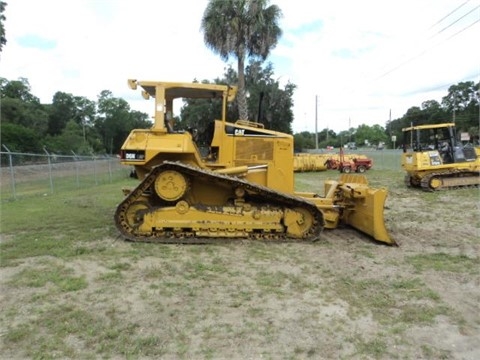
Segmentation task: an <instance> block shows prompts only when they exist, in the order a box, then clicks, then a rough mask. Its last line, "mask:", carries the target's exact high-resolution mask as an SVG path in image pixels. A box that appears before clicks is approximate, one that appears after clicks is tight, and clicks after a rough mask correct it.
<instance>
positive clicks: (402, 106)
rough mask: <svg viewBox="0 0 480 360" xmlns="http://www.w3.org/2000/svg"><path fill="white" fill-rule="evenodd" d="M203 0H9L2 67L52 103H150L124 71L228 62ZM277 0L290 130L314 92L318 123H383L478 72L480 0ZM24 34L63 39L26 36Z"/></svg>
mask: <svg viewBox="0 0 480 360" xmlns="http://www.w3.org/2000/svg"><path fill="white" fill-rule="evenodd" d="M207 2H208V1H207V0H176V1H169V2H167V1H154V0H135V1H133V0H100V1H93V0H92V1H85V0H70V1H57V0H44V1H41V2H39V1H36V0H15V1H10V2H7V3H8V5H7V8H6V12H5V16H6V18H7V20H6V22H5V28H6V35H7V41H8V42H7V45H6V46H5V47H4V49H3V52H2V54H1V57H2V58H1V76H2V77H5V78H7V79H9V80H14V79H17V78H18V77H24V78H27V79H28V80H29V82H30V84H31V86H32V93H33V94H34V95H36V96H38V97H40V99H41V101H42V102H46V103H48V102H51V99H52V97H53V94H54V93H55V92H56V91H64V92H69V93H72V94H74V95H80V96H86V97H88V98H90V99H93V100H95V99H96V96H97V95H98V94H99V93H100V92H101V91H102V90H111V91H112V92H113V94H114V95H115V96H119V97H122V98H124V99H126V100H127V101H129V103H130V105H131V106H132V108H134V109H137V110H141V111H145V112H148V113H151V112H152V110H153V109H152V106H153V105H152V104H151V103H149V102H146V101H144V100H142V99H141V97H140V94H139V92H136V93H134V92H132V91H131V90H129V89H128V87H127V85H126V84H127V79H128V78H137V79H142V80H166V81H192V80H193V79H194V78H197V79H198V80H202V79H210V80H212V79H214V78H216V77H220V76H222V74H223V72H224V68H225V66H226V64H225V63H223V62H222V61H221V60H220V58H219V57H218V55H216V54H214V53H213V52H212V51H211V50H209V49H208V48H206V47H205V45H204V42H203V35H202V33H201V32H200V20H201V17H202V14H203V11H204V9H205V7H206V4H207ZM270 3H275V4H277V5H278V6H279V7H280V8H281V9H282V12H283V14H284V17H283V19H282V22H281V26H282V29H283V31H284V34H283V37H282V39H281V41H280V43H279V44H278V46H277V47H276V48H275V49H274V51H273V52H272V56H271V57H270V59H269V61H272V63H273V66H274V70H275V74H276V75H277V76H278V77H280V78H281V80H282V81H285V82H286V81H288V80H289V81H291V82H292V83H294V84H296V85H297V90H296V92H295V97H294V101H295V108H294V115H295V120H294V124H293V127H294V131H304V130H308V131H313V130H314V128H315V127H314V126H315V98H316V96H318V104H317V111H318V123H319V124H318V128H319V130H321V129H323V128H325V127H329V128H331V129H333V130H335V131H340V130H346V129H347V127H348V125H349V123H350V124H351V125H352V126H354V127H356V126H358V125H360V124H362V123H365V124H369V125H372V124H375V123H378V124H380V125H382V126H384V125H385V122H386V120H388V116H389V112H390V110H391V111H392V117H393V118H397V117H400V116H402V115H403V114H404V113H405V112H406V110H407V109H408V108H410V107H411V106H419V105H421V103H422V102H423V101H425V100H432V99H433V100H437V101H441V98H442V97H443V96H445V95H446V94H447V89H448V86H450V85H452V84H456V83H458V82H459V81H464V80H473V81H478V79H479V76H480V68H479V63H480V62H479V60H480V56H479V55H480V50H479V47H478V46H477V45H474V44H476V43H477V42H478V35H479V28H480V23H478V22H477V23H475V21H478V20H479V19H480V10H479V8H478V6H479V0H476V1H473V0H470V1H468V2H467V3H466V4H465V5H463V6H461V5H462V4H464V3H465V0H423V1H416V0H404V1H380V0H377V1H375V0H365V1H355V0H349V1H347V0H344V1H335V2H334V1H328V2H326V1H325V2H313V1H311V0H296V1H291V0H276V1H275V0H271V1H270ZM460 6H461V7H460ZM458 7H460V8H459V9H458V10H457V11H455V12H453V13H452V14H451V15H450V16H448V17H446V18H445V19H444V20H443V21H441V22H440V23H438V24H436V23H437V22H438V21H439V20H441V19H442V18H444V17H445V16H446V15H448V14H449V13H450V12H452V11H453V10H454V9H456V8H458ZM472 9H473V11H472V13H470V14H467V13H468V11H470V10H472ZM465 14H467V15H465ZM463 15H465V17H464V18H462V19H460V18H461V17H462V16H463ZM457 19H459V20H458V21H457V22H455V21H456V20H457ZM470 24H473V25H472V26H471V27H470V28H466V27H467V26H468V25H470ZM28 35H35V36H36V37H39V38H43V39H46V40H49V41H54V42H55V44H56V47H55V48H54V49H43V50H42V49H39V48H28V47H23V46H21V45H20V40H21V39H22V37H25V36H28ZM429 89H432V90H429ZM349 119H350V122H349Z"/></svg>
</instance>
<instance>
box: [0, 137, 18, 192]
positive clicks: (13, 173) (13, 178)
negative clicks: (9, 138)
mask: <svg viewBox="0 0 480 360" xmlns="http://www.w3.org/2000/svg"><path fill="white" fill-rule="evenodd" d="M2 146H3V147H4V148H5V150H7V152H8V166H9V168H10V178H11V181H12V191H13V198H14V199H15V200H17V191H16V188H15V172H14V171H13V159H12V152H11V151H10V150H9V149H8V148H7V146H6V145H5V144H2Z"/></svg>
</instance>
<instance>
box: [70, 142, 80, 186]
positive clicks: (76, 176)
mask: <svg viewBox="0 0 480 360" xmlns="http://www.w3.org/2000/svg"><path fill="white" fill-rule="evenodd" d="M71 151H72V154H73V156H74V157H73V162H74V163H75V178H76V180H77V188H79V187H80V181H79V178H78V163H77V154H75V153H74V152H73V150H71Z"/></svg>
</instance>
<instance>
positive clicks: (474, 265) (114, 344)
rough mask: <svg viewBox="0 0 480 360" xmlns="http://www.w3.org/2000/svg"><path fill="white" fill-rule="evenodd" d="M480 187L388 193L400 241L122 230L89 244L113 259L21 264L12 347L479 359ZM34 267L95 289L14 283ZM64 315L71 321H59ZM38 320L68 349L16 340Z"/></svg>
mask: <svg viewBox="0 0 480 360" xmlns="http://www.w3.org/2000/svg"><path fill="white" fill-rule="evenodd" d="M476 195H478V192H477V191H476V190H473V191H472V190H471V189H470V190H457V191H456V192H452V193H447V192H446V193H442V194H433V195H432V194H428V193H422V192H418V191H411V190H407V189H405V190H402V189H399V190H398V189H397V190H395V191H391V192H390V193H389V197H388V199H387V204H386V210H385V219H386V225H387V228H388V230H389V231H390V233H391V236H392V237H393V238H394V239H395V240H396V241H397V242H398V243H399V245H400V246H399V247H390V246H386V245H382V244H378V243H375V242H373V241H372V240H370V239H369V238H368V237H367V236H365V235H362V234H360V233H358V232H357V231H355V230H353V229H350V228H339V229H336V230H331V231H330V230H329V231H324V232H323V234H322V239H321V240H320V241H319V242H316V243H286V244H273V243H256V242H251V241H239V242H237V243H234V244H225V245H209V246H198V245H194V246H183V245H154V244H140V245H138V244H132V243H129V242H124V241H122V240H118V239H115V238H113V237H112V238H109V239H101V240H98V242H92V243H91V244H90V247H92V248H95V246H99V247H100V246H103V247H105V246H106V247H107V250H106V251H104V252H103V253H107V255H104V256H100V255H89V256H79V257H78V258H75V259H73V260H71V261H64V260H59V259H57V258H52V257H36V258H30V259H28V260H25V261H21V262H19V263H17V264H16V266H10V267H4V268H2V269H1V273H2V277H1V287H2V293H1V295H0V305H1V308H2V323H3V327H4V328H3V330H2V337H1V340H2V344H3V350H2V353H3V355H2V356H4V357H5V358H12V359H20V358H26V357H27V358H28V357H31V356H32V354H37V355H38V354H40V353H41V354H43V355H45V354H48V355H49V356H50V357H56V356H58V357H62V358H76V357H82V356H85V357H87V358H96V357H106V358H124V357H127V358H128V357H133V358H169V359H170V358H213V359H226V358H232V359H260V358H272V359H293V358H316V359H331V358H379V359H391V358H431V359H437V358H444V359H467V360H468V359H471V360H474V359H478V358H480V343H479V341H478V339H479V338H480V312H479V311H478V309H479V307H478V304H480V270H479V269H480V267H479V265H480V264H479V257H478V256H479V254H480V240H479V238H480V236H479V203H478V197H476ZM4 241H11V239H10V238H9V237H7V238H6V239H5V238H2V242H4ZM109 253H111V254H110V255H109ZM32 268H33V269H39V270H44V271H47V270H48V269H51V268H59V269H64V271H65V273H66V274H69V275H68V276H70V278H72V279H77V278H81V279H84V281H85V284H86V285H85V286H84V287H80V288H79V289H78V290H76V291H59V290H58V289H57V288H58V286H57V285H55V283H48V284H46V285H45V286H43V287H38V288H35V287H32V286H18V284H17V285H14V280H15V279H16V277H17V276H18V274H21V273H22V271H25V270H28V269H32ZM12 313H14V314H15V315H11V314H12ZM54 316H56V317H58V318H60V319H62V321H63V325H61V323H62V321H58V324H56V325H52V326H50V325H49V324H48V320H49V319H50V318H52V317H54ZM62 316H63V317H62ZM82 318H83V319H82ZM40 322H45V323H42V324H41V325H39V323H40ZM28 324H32V326H35V328H36V329H39V330H40V334H31V335H25V336H27V337H28V336H32V337H33V338H34V339H37V340H39V341H43V343H44V344H45V343H48V341H45V338H48V337H49V336H52V337H54V338H56V339H57V340H59V341H60V342H62V345H61V347H56V346H53V345H52V348H51V349H49V348H48V347H47V349H46V350H45V349H44V350H43V352H42V349H37V348H36V347H35V345H34V344H28V346H26V347H22V346H15V344H24V343H22V340H21V336H20V335H18V336H19V337H20V339H17V340H15V339H13V340H12V336H13V335H12V334H14V333H15V331H17V333H18V332H19V330H20V329H22V326H27V325H28ZM25 331H26V332H27V334H28V331H27V330H25ZM62 334H63V335H62Z"/></svg>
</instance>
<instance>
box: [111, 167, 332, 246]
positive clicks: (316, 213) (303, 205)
mask: <svg viewBox="0 0 480 360" xmlns="http://www.w3.org/2000/svg"><path fill="white" fill-rule="evenodd" d="M167 170H171V171H178V172H180V173H181V174H186V175H187V176H189V177H192V178H193V177H195V178H197V179H198V178H199V177H203V179H204V180H206V181H209V182H211V183H212V186H215V184H217V185H218V184H223V185H227V186H230V187H231V188H232V189H233V188H237V187H242V188H243V189H245V191H247V192H248V193H251V194H255V195H256V196H257V197H258V198H261V199H262V207H271V208H273V209H274V211H280V210H282V209H303V211H308V212H309V213H310V215H311V217H312V219H313V221H312V226H311V227H310V228H309V229H308V230H307V231H305V233H304V234H303V236H302V237H301V238H300V239H299V238H293V237H290V236H289V235H288V234H287V233H286V232H278V231H265V230H264V229H260V228H258V229H255V231H249V232H248V234H247V235H242V234H245V229H244V228H238V229H235V228H232V229H229V231H230V232H232V233H235V232H237V233H238V234H239V236H237V237H232V236H225V237H222V236H214V237H208V236H204V235H202V236H197V233H198V231H199V230H200V231H203V232H204V233H205V232H208V231H209V229H211V228H212V227H213V228H214V227H215V223H214V221H210V220H209V221H202V222H195V223H194V224H192V226H191V227H186V228H182V229H178V228H176V229H170V228H164V229H152V230H151V232H149V233H148V234H145V233H141V232H139V231H138V230H137V229H138V226H135V225H132V224H131V223H130V222H129V221H128V211H129V209H131V208H132V207H133V206H136V207H137V208H138V209H139V211H138V213H140V214H143V215H145V214H148V213H149V212H154V211H155V210H156V209H158V208H159V207H158V206H157V205H155V204H151V203H149V202H148V201H145V200H144V199H145V197H147V198H148V196H145V195H149V194H151V193H152V186H153V184H154V182H155V179H156V178H157V176H158V175H159V174H160V173H161V172H163V171H167ZM180 202H181V201H179V203H180ZM184 203H185V204H181V205H180V207H181V206H182V205H183V206H186V207H188V206H191V205H195V206H197V208H198V209H203V210H204V211H205V217H206V220H208V214H209V212H208V210H207V208H208V207H207V206H202V204H186V202H184ZM179 211H180V212H181V211H184V210H183V209H182V208H180V210H179ZM217 211H221V209H217ZM282 211H283V210H282ZM114 220H115V225H116V226H117V228H118V230H119V231H120V233H121V234H122V235H123V236H124V237H125V239H127V240H130V241H135V242H156V243H177V244H206V243H222V242H227V241H228V242H231V241H232V240H237V239H238V240H245V239H250V240H261V241H275V242H282V241H283V242H291V241H299V240H304V241H315V240H318V238H319V236H320V233H321V232H322V230H323V214H322V212H321V211H320V210H319V209H318V208H317V207H316V206H315V204H313V203H311V202H309V201H308V200H305V199H303V198H301V197H297V196H293V195H289V194H285V193H280V192H277V191H275V190H272V189H270V188H267V187H264V186H261V185H258V184H254V183H251V182H248V181H245V180H243V179H241V178H238V177H232V176H228V175H223V174H219V173H215V172H212V171H210V170H204V169H200V168H197V167H194V166H190V165H186V164H183V163H179V162H170V161H166V162H164V163H162V164H161V165H159V166H157V167H155V168H153V169H152V171H151V172H150V173H149V174H148V175H147V176H146V177H145V178H144V179H143V181H142V182H140V184H139V185H138V186H137V187H136V188H135V189H133V190H132V191H131V192H130V193H129V194H128V195H127V196H126V197H125V199H124V200H123V201H122V202H121V203H120V204H119V205H118V207H117V210H116V212H115V215H114ZM238 240H237V241H238Z"/></svg>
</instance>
